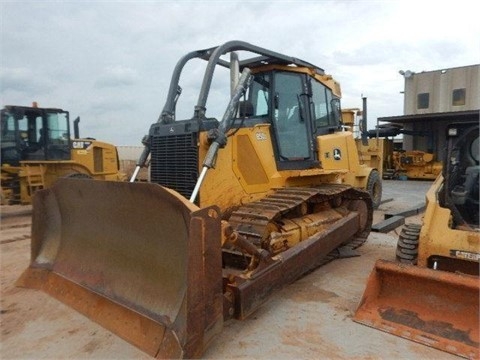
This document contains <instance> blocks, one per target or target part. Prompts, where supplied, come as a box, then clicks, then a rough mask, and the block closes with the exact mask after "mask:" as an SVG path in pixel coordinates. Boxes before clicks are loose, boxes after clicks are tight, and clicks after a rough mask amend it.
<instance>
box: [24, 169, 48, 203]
mask: <svg viewBox="0 0 480 360" xmlns="http://www.w3.org/2000/svg"><path fill="white" fill-rule="evenodd" d="M25 174H26V175H27V186H28V192H29V194H30V196H33V194H34V193H35V191H37V190H41V189H43V188H45V176H44V175H45V167H44V166H43V165H41V164H39V165H25Z"/></svg>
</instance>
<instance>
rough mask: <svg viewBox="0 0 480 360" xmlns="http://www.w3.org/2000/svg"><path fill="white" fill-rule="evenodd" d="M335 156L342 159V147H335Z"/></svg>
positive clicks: (336, 158)
mask: <svg viewBox="0 0 480 360" xmlns="http://www.w3.org/2000/svg"><path fill="white" fill-rule="evenodd" d="M333 158H334V159H335V160H342V152H341V151H340V149H337V148H335V149H333Z"/></svg>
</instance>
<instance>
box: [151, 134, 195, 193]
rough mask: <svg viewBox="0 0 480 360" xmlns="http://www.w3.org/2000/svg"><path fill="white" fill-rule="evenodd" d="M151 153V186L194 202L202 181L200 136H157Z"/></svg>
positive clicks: (154, 138) (153, 140)
mask: <svg viewBox="0 0 480 360" xmlns="http://www.w3.org/2000/svg"><path fill="white" fill-rule="evenodd" d="M150 149H151V152H150V154H151V160H150V178H151V182H153V183H157V184H160V185H162V186H165V187H168V188H170V189H173V190H175V191H177V192H179V193H180V194H182V195H183V196H184V197H185V198H187V199H188V198H190V195H191V194H192V192H193V189H194V188H195V184H196V182H197V178H198V146H197V133H196V132H195V133H186V134H179V135H168V136H153V137H152V143H151V148H150Z"/></svg>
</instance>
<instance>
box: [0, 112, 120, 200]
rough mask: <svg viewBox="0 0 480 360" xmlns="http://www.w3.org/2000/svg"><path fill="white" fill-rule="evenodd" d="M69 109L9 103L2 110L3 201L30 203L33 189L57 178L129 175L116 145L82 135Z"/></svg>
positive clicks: (51, 182) (109, 178) (46, 184)
mask: <svg viewBox="0 0 480 360" xmlns="http://www.w3.org/2000/svg"><path fill="white" fill-rule="evenodd" d="M79 122H80V118H78V117H77V119H75V120H74V133H75V135H74V138H73V139H72V138H71V136H70V134H71V130H70V121H69V112H68V111H64V110H62V109H56V108H40V107H38V105H37V103H33V104H32V106H31V107H28V106H13V105H7V106H5V107H4V108H3V109H2V110H1V151H2V153H1V155H2V159H1V164H2V167H1V182H2V186H1V190H2V192H1V195H2V204H12V203H20V204H30V203H31V201H32V195H33V193H34V192H35V191H36V190H38V189H44V188H48V187H50V186H51V185H52V184H53V183H54V182H55V181H56V180H57V179H58V178H62V177H77V178H78V177H80V178H90V179H101V180H115V181H121V180H126V175H125V174H123V173H122V172H121V171H120V170H119V159H118V154H117V150H116V148H115V146H114V145H112V144H107V143H105V142H101V141H97V140H95V139H92V138H84V139H81V138H80V136H79V128H78V123H79Z"/></svg>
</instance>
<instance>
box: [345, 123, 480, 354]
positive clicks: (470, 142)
mask: <svg viewBox="0 0 480 360" xmlns="http://www.w3.org/2000/svg"><path fill="white" fill-rule="evenodd" d="M479 160H480V149H479V123H478V121H475V122H473V123H467V122H466V123H456V124H451V125H449V126H448V129H447V151H446V154H445V158H444V164H443V172H442V174H440V175H439V176H438V178H437V179H436V180H435V182H434V183H433V184H432V186H431V188H430V189H429V191H428V192H427V194H426V203H427V205H426V211H425V215H424V217H423V222H422V225H416V224H407V225H405V227H404V228H403V229H402V231H401V233H400V236H399V239H398V244H397V250H396V258H397V262H391V261H386V260H378V261H377V263H376V264H375V267H374V269H373V271H372V273H371V275H370V277H369V280H368V283H367V286H366V289H365V292H364V294H363V298H362V300H361V302H360V305H359V307H358V309H357V311H356V313H355V316H354V320H355V321H357V322H360V323H362V324H365V325H368V326H372V327H375V328H378V329H380V330H383V331H386V332H389V333H392V334H395V335H398V336H402V337H405V338H407V339H411V340H413V341H416V342H419V343H423V344H425V345H428V346H432V347H435V348H438V349H440V350H443V351H447V352H450V353H453V354H456V355H460V356H463V357H466V358H472V359H478V358H479V345H480V340H479V301H480V300H479V299H480V298H479V296H480V288H479V278H478V276H479V261H480V229H479V192H478V188H479V174H480V166H479Z"/></svg>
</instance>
